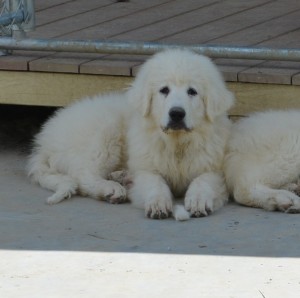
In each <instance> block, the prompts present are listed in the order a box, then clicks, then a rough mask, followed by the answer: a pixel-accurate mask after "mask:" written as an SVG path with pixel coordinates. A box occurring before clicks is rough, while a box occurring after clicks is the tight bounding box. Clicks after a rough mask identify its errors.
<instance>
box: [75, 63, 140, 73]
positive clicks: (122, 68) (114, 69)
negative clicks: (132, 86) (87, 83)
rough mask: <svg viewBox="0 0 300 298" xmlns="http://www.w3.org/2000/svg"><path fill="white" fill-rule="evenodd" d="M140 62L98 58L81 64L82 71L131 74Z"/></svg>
mask: <svg viewBox="0 0 300 298" xmlns="http://www.w3.org/2000/svg"><path fill="white" fill-rule="evenodd" d="M136 64H139V62H134V61H126V60H109V59H101V60H100V59H98V60H94V61H90V62H87V63H83V64H82V65H81V66H80V73H85V74H102V75H117V76H131V68H132V67H134V66H135V65H136Z"/></svg>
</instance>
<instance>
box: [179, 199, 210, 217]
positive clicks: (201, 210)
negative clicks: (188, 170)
mask: <svg viewBox="0 0 300 298" xmlns="http://www.w3.org/2000/svg"><path fill="white" fill-rule="evenodd" d="M184 206H185V209H186V210H187V211H188V212H190V214H191V217H204V216H208V215H210V214H211V213H212V212H213V211H214V210H213V209H214V201H213V199H211V198H203V197H202V196H201V195H200V194H199V195H196V194H195V195H193V194H187V196H186V197H185V199H184Z"/></svg>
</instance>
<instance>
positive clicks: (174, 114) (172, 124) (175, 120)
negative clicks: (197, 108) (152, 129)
mask: <svg viewBox="0 0 300 298" xmlns="http://www.w3.org/2000/svg"><path fill="white" fill-rule="evenodd" d="M185 115H186V113H185V110H184V109H183V108H181V107H174V108H171V109H170V111H169V122H168V124H167V126H166V127H165V129H164V130H166V131H167V130H186V131H188V130H189V129H188V127H187V126H186V123H185Z"/></svg>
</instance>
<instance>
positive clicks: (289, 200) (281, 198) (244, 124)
mask: <svg viewBox="0 0 300 298" xmlns="http://www.w3.org/2000/svg"><path fill="white" fill-rule="evenodd" d="M225 165H226V166H225V172H226V181H227V184H228V187H229V190H230V192H231V193H232V194H233V196H234V198H235V200H236V201H237V202H239V203H240V204H243V205H246V206H251V207H259V208H264V209H267V210H279V211H285V212H288V213H298V212H300V198H299V197H298V196H297V195H296V194H295V192H299V185H298V179H299V175H300V111H292V110H288V111H268V112H260V113H255V114H253V115H251V116H250V117H249V118H245V119H243V120H241V121H239V122H238V123H236V124H235V125H234V126H233V131H232V136H231V138H230V141H229V144H228V153H227V156H226V162H225Z"/></svg>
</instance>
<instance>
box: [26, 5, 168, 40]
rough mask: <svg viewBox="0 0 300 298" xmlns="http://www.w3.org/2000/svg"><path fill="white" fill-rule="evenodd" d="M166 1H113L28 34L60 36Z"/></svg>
mask: <svg viewBox="0 0 300 298" xmlns="http://www.w3.org/2000/svg"><path fill="white" fill-rule="evenodd" d="M168 1H170V0H168ZM168 1H166V0H164V1H161V0H151V1H148V0H140V1H139V2H138V3H133V2H132V1H130V2H113V5H109V6H105V7H102V8H101V7H100V8H98V9H94V10H92V11H87V12H85V13H81V14H78V15H74V16H72V17H69V18H65V19H60V20H57V21H56V22H53V23H49V24H45V25H43V26H40V27H38V28H37V30H36V31H33V32H30V33H29V34H28V35H29V36H30V37H33V38H54V37H61V36H64V35H66V34H68V33H71V32H75V31H78V30H81V29H83V28H86V27H90V26H94V25H95V24H100V23H103V22H106V21H110V20H112V19H115V18H117V17H120V16H124V15H127V14H132V13H134V12H137V11H139V10H144V9H146V8H149V7H153V6H155V5H159V4H161V3H164V2H168ZM82 5H84V3H82ZM99 38H101V36H99Z"/></svg>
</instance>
